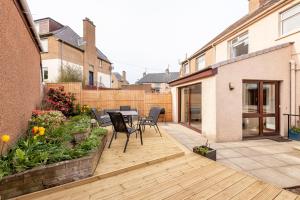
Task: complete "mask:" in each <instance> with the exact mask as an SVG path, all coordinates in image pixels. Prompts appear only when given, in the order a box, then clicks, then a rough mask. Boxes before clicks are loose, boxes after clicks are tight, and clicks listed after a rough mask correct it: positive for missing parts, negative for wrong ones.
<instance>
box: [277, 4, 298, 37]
mask: <svg viewBox="0 0 300 200" xmlns="http://www.w3.org/2000/svg"><path fill="white" fill-rule="evenodd" d="M280 18H281V35H286V34H288V33H290V32H291V31H293V30H295V29H299V28H300V4H297V5H296V6H294V7H292V8H290V9H288V10H287V11H285V12H283V13H281V16H280Z"/></svg>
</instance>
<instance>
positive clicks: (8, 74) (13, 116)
mask: <svg viewBox="0 0 300 200" xmlns="http://www.w3.org/2000/svg"><path fill="white" fill-rule="evenodd" d="M0 8H1V12H0V17H1V19H2V20H1V21H0V66H1V73H0V85H1V88H0V102H1V103H0V136H1V135H3V134H8V135H10V137H11V141H10V143H9V145H11V144H12V143H14V142H15V141H16V140H17V139H18V137H20V136H21V135H22V134H25V133H26V130H27V128H28V120H29V119H30V118H31V113H32V111H33V110H34V109H36V108H37V107H38V106H39V105H40V101H41V98H42V75H41V71H42V68H41V57H40V52H41V51H42V45H41V43H40V40H39V36H38V34H37V33H36V31H35V29H34V22H33V19H32V16H31V13H30V10H29V8H28V5H27V3H26V1H25V0H15V1H0ZM5 148H6V147H5Z"/></svg>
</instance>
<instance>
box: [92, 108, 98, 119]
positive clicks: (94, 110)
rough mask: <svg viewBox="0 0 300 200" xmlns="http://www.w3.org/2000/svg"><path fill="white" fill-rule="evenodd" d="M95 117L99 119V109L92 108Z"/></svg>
mask: <svg viewBox="0 0 300 200" xmlns="http://www.w3.org/2000/svg"><path fill="white" fill-rule="evenodd" d="M91 111H92V114H93V116H94V117H95V118H96V119H97V112H98V111H97V109H96V108H92V109H91Z"/></svg>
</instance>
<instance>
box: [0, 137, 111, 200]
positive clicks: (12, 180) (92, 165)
mask: <svg viewBox="0 0 300 200" xmlns="http://www.w3.org/2000/svg"><path fill="white" fill-rule="evenodd" d="M106 141H107V136H104V137H103V138H102V145H101V146H99V148H98V149H97V150H96V151H94V152H92V153H91V154H90V155H89V156H85V157H82V158H78V159H74V160H67V161H63V162H59V163H55V164H50V165H46V166H41V167H36V168H33V169H30V170H27V171H24V172H21V173H18V174H14V175H10V176H7V177H4V178H3V179H2V180H1V181H0V197H1V198H0V199H1V200H3V199H8V198H13V197H16V196H20V195H24V194H28V193H31V192H36V191H39V190H43V189H47V188H50V187H54V186H58V185H62V184H65V183H69V182H72V181H77V180H80V179H84V178H87V177H90V176H92V175H93V174H94V172H95V170H96V167H97V165H98V162H99V159H100V157H101V155H102V152H103V150H104V147H105V144H106Z"/></svg>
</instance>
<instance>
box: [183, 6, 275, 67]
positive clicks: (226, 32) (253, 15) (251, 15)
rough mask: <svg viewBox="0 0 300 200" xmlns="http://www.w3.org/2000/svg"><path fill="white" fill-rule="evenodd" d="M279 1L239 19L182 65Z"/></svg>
mask: <svg viewBox="0 0 300 200" xmlns="http://www.w3.org/2000/svg"><path fill="white" fill-rule="evenodd" d="M279 1H281V0H268V1H266V2H265V3H264V4H263V5H262V6H261V7H260V8H258V9H257V10H255V11H253V12H251V13H248V14H247V15H245V16H244V17H242V18H241V19H239V20H238V21H236V22H235V23H233V24H232V25H230V26H229V27H227V28H226V29H225V30H224V31H223V32H221V33H220V34H219V35H217V36H216V37H214V38H213V39H212V40H211V41H209V42H208V43H207V44H205V45H204V46H203V47H202V48H201V49H199V50H198V51H196V52H195V53H194V54H193V55H192V56H190V57H189V58H188V59H186V60H185V61H183V62H182V63H185V62H186V61H187V60H189V59H192V58H194V57H196V56H198V55H199V54H201V53H204V52H205V51H206V50H207V49H208V48H209V47H211V45H213V43H214V42H216V41H217V40H219V39H221V38H222V37H223V36H225V35H227V34H228V33H230V32H232V31H233V30H234V29H236V28H238V27H239V26H241V25H242V24H244V23H246V22H247V21H249V20H251V19H253V18H254V17H256V16H257V15H259V14H261V13H262V12H264V11H265V10H267V9H268V8H270V7H271V6H273V5H274V4H275V3H277V2H279Z"/></svg>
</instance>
